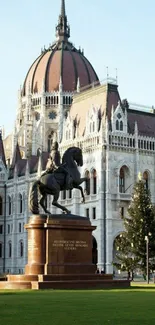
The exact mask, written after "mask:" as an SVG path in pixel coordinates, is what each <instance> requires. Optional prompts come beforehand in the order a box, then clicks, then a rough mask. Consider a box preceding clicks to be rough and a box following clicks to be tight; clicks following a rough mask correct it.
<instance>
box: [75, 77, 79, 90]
mask: <svg viewBox="0 0 155 325" xmlns="http://www.w3.org/2000/svg"><path fill="white" fill-rule="evenodd" d="M76 90H77V93H80V78H79V77H78V80H77V86H76Z"/></svg>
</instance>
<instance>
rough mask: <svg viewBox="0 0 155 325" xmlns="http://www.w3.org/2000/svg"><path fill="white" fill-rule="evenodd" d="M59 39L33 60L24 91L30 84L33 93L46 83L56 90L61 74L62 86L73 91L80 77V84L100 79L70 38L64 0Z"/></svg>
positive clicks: (48, 89) (50, 90)
mask: <svg viewBox="0 0 155 325" xmlns="http://www.w3.org/2000/svg"><path fill="white" fill-rule="evenodd" d="M56 36H57V41H56V42H55V43H54V44H53V45H52V46H51V47H50V48H49V49H47V50H44V51H43V52H42V54H41V55H40V56H39V57H38V58H37V59H36V60H35V61H34V63H33V64H32V66H31V67H30V69H29V71H28V74H27V76H26V79H25V82H24V86H23V95H24V96H25V95H26V93H27V91H28V89H29V87H30V88H31V92H32V93H40V92H42V89H43V81H44V83H45V91H47V92H53V91H57V90H58V89H59V82H60V77H61V78H62V84H63V90H64V91H74V90H76V88H77V81H78V78H79V81H80V87H84V86H87V85H89V84H91V83H93V82H96V81H98V80H99V79H98V76H97V74H96V72H95V70H94V69H93V67H92V65H91V64H90V62H89V61H88V60H87V59H86V57H85V56H84V55H83V53H82V52H81V51H80V50H77V49H76V48H75V47H74V46H73V44H72V43H70V42H68V38H69V36H70V28H69V26H68V23H67V16H66V14H65V4H64V1H63V0H62V5H61V14H60V16H59V22H58V26H57V27H56Z"/></svg>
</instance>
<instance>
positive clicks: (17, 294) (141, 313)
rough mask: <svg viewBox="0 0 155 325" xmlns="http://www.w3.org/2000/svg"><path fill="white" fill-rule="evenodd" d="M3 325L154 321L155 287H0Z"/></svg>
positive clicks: (142, 323)
mask: <svg viewBox="0 0 155 325" xmlns="http://www.w3.org/2000/svg"><path fill="white" fill-rule="evenodd" d="M0 324H2V325H3V324H4V325H109V324H110V325H118V324H119V325H128V324H132V325H146V324H147V325H154V324H155V289H153V288H152V289H151V288H150V289H147V288H141V289H136V288H131V289H128V290H102V291H5V292H4V291H0Z"/></svg>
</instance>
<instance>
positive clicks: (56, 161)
mask: <svg viewBox="0 0 155 325" xmlns="http://www.w3.org/2000/svg"><path fill="white" fill-rule="evenodd" d="M58 148H59V145H58V142H57V141H55V142H54V143H53V145H52V148H51V153H50V157H49V159H48V161H47V165H46V171H45V173H46V174H51V173H54V172H56V173H63V174H65V184H64V186H65V189H66V190H69V189H72V188H73V184H72V179H71V177H70V174H69V171H68V169H67V167H66V166H65V164H61V156H60V152H59V150H58Z"/></svg>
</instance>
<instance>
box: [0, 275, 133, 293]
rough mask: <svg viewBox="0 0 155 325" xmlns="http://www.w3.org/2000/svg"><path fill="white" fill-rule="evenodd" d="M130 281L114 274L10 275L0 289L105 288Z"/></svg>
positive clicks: (128, 284)
mask: <svg viewBox="0 0 155 325" xmlns="http://www.w3.org/2000/svg"><path fill="white" fill-rule="evenodd" d="M129 287H130V281H128V280H114V279H113V276H112V274H54V275H53V274H49V275H42V274H40V275H24V274H23V275H8V276H7V281H1V282H0V289H3V290H4V289H17V290H18V289H22V290H23V289H33V290H40V289H104V288H129Z"/></svg>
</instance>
